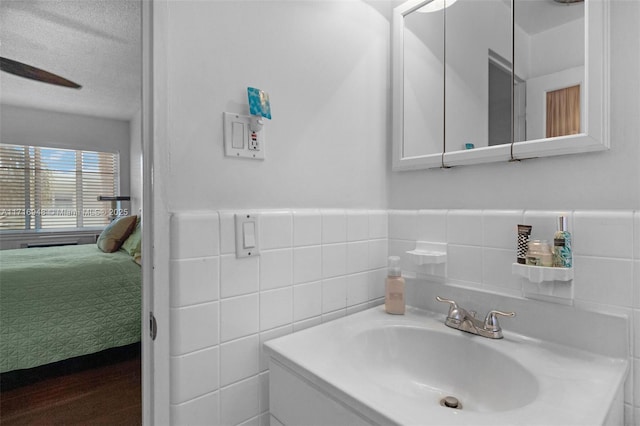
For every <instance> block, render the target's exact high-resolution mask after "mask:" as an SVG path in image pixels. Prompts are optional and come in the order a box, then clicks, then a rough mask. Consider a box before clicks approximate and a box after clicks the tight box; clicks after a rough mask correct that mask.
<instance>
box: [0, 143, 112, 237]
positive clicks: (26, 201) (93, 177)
mask: <svg viewBox="0 0 640 426" xmlns="http://www.w3.org/2000/svg"><path fill="white" fill-rule="evenodd" d="M118 181H119V158H118V154H116V153H109V152H98V151H81V150H69V149H58V148H47V147H36V146H25V145H10V144H0V185H1V191H0V230H6V229H13V230H19V229H23V230H38V229H58V228H66V229H68V228H86V227H98V226H104V225H106V224H108V223H109V216H110V213H113V212H110V205H109V204H108V203H104V202H100V201H97V198H98V196H99V195H108V196H115V195H118Z"/></svg>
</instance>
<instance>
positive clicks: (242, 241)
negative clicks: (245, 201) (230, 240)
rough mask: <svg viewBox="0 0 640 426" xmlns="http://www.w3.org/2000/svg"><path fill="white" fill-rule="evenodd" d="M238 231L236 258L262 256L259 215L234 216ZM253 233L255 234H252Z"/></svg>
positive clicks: (242, 214)
mask: <svg viewBox="0 0 640 426" xmlns="http://www.w3.org/2000/svg"><path fill="white" fill-rule="evenodd" d="M234 218H235V229H236V258H240V257H254V256H260V239H259V238H258V236H259V235H260V227H259V220H258V219H259V215H257V214H254V213H237V214H235V215H234ZM252 231H253V234H251V232H252Z"/></svg>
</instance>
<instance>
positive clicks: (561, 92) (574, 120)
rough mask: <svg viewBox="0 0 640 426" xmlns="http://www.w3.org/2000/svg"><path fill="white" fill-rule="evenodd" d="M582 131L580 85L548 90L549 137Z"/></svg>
mask: <svg viewBox="0 0 640 426" xmlns="http://www.w3.org/2000/svg"><path fill="white" fill-rule="evenodd" d="M577 133H580V85H577V86H571V87H565V88H564V89H558V90H554V91H553V92H547V137H548V138H552V137H554V136H564V135H575V134H577Z"/></svg>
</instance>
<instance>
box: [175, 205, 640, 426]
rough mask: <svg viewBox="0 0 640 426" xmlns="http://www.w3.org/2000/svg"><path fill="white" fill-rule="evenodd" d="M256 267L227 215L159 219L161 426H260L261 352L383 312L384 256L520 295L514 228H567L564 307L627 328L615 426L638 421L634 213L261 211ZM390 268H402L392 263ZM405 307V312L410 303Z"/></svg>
mask: <svg viewBox="0 0 640 426" xmlns="http://www.w3.org/2000/svg"><path fill="white" fill-rule="evenodd" d="M252 212H253V213H260V215H261V216H260V235H259V238H260V244H261V255H260V257H257V258H247V259H236V258H235V238H234V214H235V213H242V212H236V211H219V212H188V213H179V214H175V215H174V216H172V219H171V237H172V245H171V247H172V248H171V261H170V265H171V287H170V291H171V339H170V340H171V383H172V385H171V386H172V389H171V403H172V407H171V421H172V424H176V425H181V424H185V425H186V424H224V425H252V424H255V425H260V424H267V422H268V371H267V367H268V365H267V357H266V356H265V354H264V353H263V351H262V343H263V342H265V341H267V340H269V339H272V338H275V337H279V336H283V335H286V334H289V333H291V332H293V331H298V330H302V329H304V328H307V327H312V326H315V325H318V324H321V323H322V322H326V321H330V320H333V319H336V318H340V317H342V316H344V315H348V314H351V313H354V312H357V311H358V310H362V309H366V308H367V307H370V306H372V305H373V304H378V303H382V298H383V297H384V278H385V276H386V262H387V255H393V254H396V255H403V254H404V252H405V251H406V250H411V249H413V248H414V247H415V241H418V240H421V241H434V242H446V243H448V262H447V276H448V279H449V280H451V281H457V282H462V283H464V284H465V285H468V286H472V287H477V288H480V289H483V290H485V291H491V292H500V293H506V294H511V295H521V292H522V290H521V282H520V281H519V278H517V277H514V276H513V275H512V274H511V263H513V262H514V261H515V241H516V225H517V224H519V223H524V224H530V225H532V226H533V229H534V231H533V234H532V237H533V238H537V239H547V240H551V239H552V238H553V234H554V232H555V230H556V218H557V216H559V215H560V214H564V215H566V216H567V217H568V220H569V230H570V231H571V233H572V236H573V248H574V264H575V279H574V283H573V284H574V298H575V301H574V302H575V306H574V307H573V308H567V309H584V308H588V309H602V310H606V311H611V310H613V311H615V312H619V313H626V314H628V315H629V318H630V322H631V329H632V333H633V334H632V336H633V337H632V339H631V348H630V353H631V361H632V362H631V367H630V375H629V378H628V380H627V383H626V385H625V416H626V423H627V424H634V420H635V421H636V422H638V421H640V337H638V336H639V335H640V212H632V211H575V212H571V211H569V212H566V211H534V210H526V211H525V210H485V211H480V210H403V211H398V210H392V211H388V212H387V211H365V210H336V209H334V210H268V211H257V210H252ZM402 266H403V268H406V269H408V270H410V269H411V268H412V264H411V263H410V261H409V260H408V259H407V258H406V257H405V258H403V262H402ZM409 302H410V301H409Z"/></svg>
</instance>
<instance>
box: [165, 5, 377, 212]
mask: <svg viewBox="0 0 640 426" xmlns="http://www.w3.org/2000/svg"><path fill="white" fill-rule="evenodd" d="M374 3H375V2H374ZM376 6H380V2H378V4H377V5H376ZM382 6H384V7H385V8H386V9H388V10H383V13H387V16H383V15H382V14H381V12H380V11H378V10H376V9H375V8H374V7H373V6H370V5H368V4H366V3H364V2H360V1H338V2H333V1H332V2H326V1H293V2H291V1H268V2H264V1H241V2H239V1H181V2H174V1H170V2H168V3H167V5H166V14H167V15H166V33H165V34H166V38H167V46H162V47H158V49H164V50H165V52H164V53H163V54H166V66H167V81H166V96H167V104H166V106H160V105H157V107H159V108H166V111H167V112H168V114H169V115H168V122H167V123H166V129H167V140H166V143H162V144H160V150H161V152H160V153H159V155H160V156H161V157H162V158H161V161H162V162H164V163H165V164H166V167H165V168H164V169H163V170H162V173H164V174H165V175H164V179H165V185H164V188H163V191H165V193H166V200H167V210H170V211H177V210H187V209H210V208H219V207H225V208H228V207H250V206H261V207H282V206H289V207H305V206H306V207H383V206H385V204H386V190H385V188H386V167H385V166H386V150H387V147H386V141H387V133H388V116H389V110H388V108H387V104H388V99H389V93H388V92H389V66H390V65H389V20H388V13H390V9H389V6H388V3H386V2H383V4H382ZM156 16H157V15H156ZM159 20H160V18H159ZM157 53H159V52H157ZM247 86H253V87H258V88H261V89H263V90H265V91H267V92H268V93H269V95H270V98H271V109H272V115H273V119H272V120H271V121H267V123H266V125H265V132H266V160H265V161H253V160H245V159H236V158H229V157H224V149H223V140H222V134H223V131H222V113H223V112H224V111H228V112H235V113H242V114H248V104H247V93H246V90H247Z"/></svg>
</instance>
